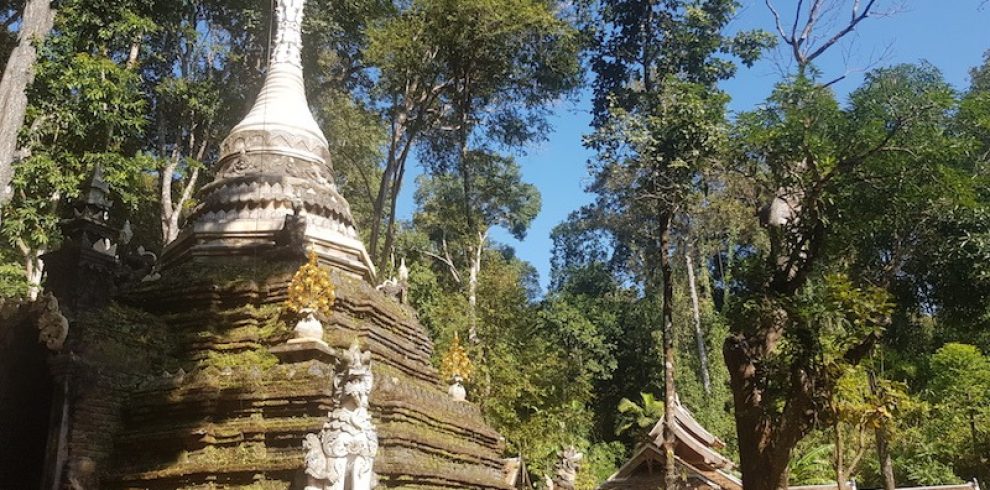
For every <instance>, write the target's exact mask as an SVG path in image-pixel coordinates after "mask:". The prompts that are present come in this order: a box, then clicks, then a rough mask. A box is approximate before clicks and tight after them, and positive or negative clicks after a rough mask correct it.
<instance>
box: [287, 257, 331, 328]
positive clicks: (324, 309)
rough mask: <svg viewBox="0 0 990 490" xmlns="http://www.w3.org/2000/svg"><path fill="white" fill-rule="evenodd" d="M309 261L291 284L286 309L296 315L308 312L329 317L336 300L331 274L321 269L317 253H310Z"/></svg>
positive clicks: (300, 269)
mask: <svg viewBox="0 0 990 490" xmlns="http://www.w3.org/2000/svg"><path fill="white" fill-rule="evenodd" d="M308 257H309V260H308V261H307V262H306V263H305V264H303V265H302V267H300V268H299V270H297V271H296V274H295V275H294V276H292V282H291V283H289V297H288V299H286V300H285V307H286V308H288V309H289V310H290V311H293V312H295V313H301V312H304V311H306V310H310V311H313V312H320V313H323V314H324V315H327V316H329V315H330V313H331V311H332V310H331V309H332V308H333V302H334V300H335V299H336V296H335V295H334V290H333V282H332V281H331V280H330V274H328V273H327V271H325V270H323V269H321V268H320V266H319V264H318V262H317V259H316V252H313V251H310V252H309V255H308Z"/></svg>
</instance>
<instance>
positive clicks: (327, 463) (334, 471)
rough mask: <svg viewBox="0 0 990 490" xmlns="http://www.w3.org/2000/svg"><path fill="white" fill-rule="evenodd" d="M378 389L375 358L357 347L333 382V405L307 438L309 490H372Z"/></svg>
mask: <svg viewBox="0 0 990 490" xmlns="http://www.w3.org/2000/svg"><path fill="white" fill-rule="evenodd" d="M373 385H374V377H373V375H372V373H371V352H370V351H363V352H362V351H361V348H360V346H359V345H358V343H357V341H355V342H354V343H353V344H351V348H350V349H349V350H348V351H347V352H346V353H345V355H344V356H343V358H342V359H340V361H339V362H338V365H337V368H336V369H335V373H334V378H333V389H334V405H333V410H332V411H331V412H330V413H329V415H328V420H327V422H326V423H325V424H323V430H322V431H321V432H320V433H319V435H317V434H306V437H305V438H304V440H303V448H304V449H305V450H306V470H305V471H306V490H345V488H346V489H347V490H371V489H372V488H374V487H375V486H376V482H375V480H376V477H375V474H374V471H373V468H374V464H375V455H376V454H377V453H378V433H377V431H376V430H375V425H374V423H372V421H371V413H370V412H369V411H368V397H369V396H370V395H371V389H372V387H373Z"/></svg>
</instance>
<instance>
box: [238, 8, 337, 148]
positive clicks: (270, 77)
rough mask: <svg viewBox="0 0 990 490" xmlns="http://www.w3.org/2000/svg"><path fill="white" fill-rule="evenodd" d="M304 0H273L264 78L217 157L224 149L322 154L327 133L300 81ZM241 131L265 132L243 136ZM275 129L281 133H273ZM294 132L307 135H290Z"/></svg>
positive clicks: (301, 80) (275, 131)
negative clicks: (271, 38)
mask: <svg viewBox="0 0 990 490" xmlns="http://www.w3.org/2000/svg"><path fill="white" fill-rule="evenodd" d="M305 4H306V0H277V2H276V7H275V19H276V23H277V28H276V35H275V45H274V46H273V47H272V56H271V60H270V62H269V66H268V74H267V76H266V77H265V84H264V86H263V87H262V88H261V92H260V93H259V94H258V99H257V100H256V101H255V103H254V106H253V107H252V108H251V111H250V112H248V115H247V116H245V117H244V119H243V120H242V121H241V122H240V123H238V124H237V126H234V129H233V130H231V133H230V136H228V137H227V140H226V141H225V142H224V144H223V146H222V150H221V151H222V153H224V155H221V158H222V157H223V156H225V155H226V154H228V152H229V153H236V152H242V151H268V152H271V151H277V152H279V153H282V152H284V153H286V154H288V155H291V156H296V157H302V158H307V159H316V160H322V159H324V158H325V156H326V148H327V138H326V136H324V134H323V131H322V130H320V126H319V125H318V124H316V120H315V119H314V118H313V113H312V112H310V110H309V104H308V103H307V102H306V89H305V86H304V85H303V71H302V57H301V55H300V50H301V48H302V20H303V7H304V6H305ZM245 134H254V135H266V136H269V137H267V138H257V137H256V138H246V139H245V138H244V135H245ZM275 135H281V136H284V138H274V137H272V136H275ZM293 136H295V137H297V138H300V139H303V140H306V141H304V142H303V141H294V140H293V138H292V137H293ZM316 146H321V147H322V148H316ZM321 150H322V151H321Z"/></svg>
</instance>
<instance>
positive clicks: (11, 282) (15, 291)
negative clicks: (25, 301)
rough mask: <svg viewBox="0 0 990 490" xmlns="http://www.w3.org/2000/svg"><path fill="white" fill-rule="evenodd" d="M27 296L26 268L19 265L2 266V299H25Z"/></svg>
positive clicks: (0, 293) (0, 272)
mask: <svg viewBox="0 0 990 490" xmlns="http://www.w3.org/2000/svg"><path fill="white" fill-rule="evenodd" d="M27 294H28V281H27V277H25V276H24V268H23V267H21V266H20V265H17V264H0V298H24V297H26V296H27Z"/></svg>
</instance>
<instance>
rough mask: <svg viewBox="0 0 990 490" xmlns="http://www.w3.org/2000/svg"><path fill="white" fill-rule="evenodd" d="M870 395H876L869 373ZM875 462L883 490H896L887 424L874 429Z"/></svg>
mask: <svg viewBox="0 0 990 490" xmlns="http://www.w3.org/2000/svg"><path fill="white" fill-rule="evenodd" d="M868 373H869V379H870V393H872V394H873V395H874V396H875V395H877V377H876V373H874V372H873V371H869V372H868ZM876 438H877V460H878V461H879V462H880V476H881V477H882V478H883V490H896V489H897V480H896V479H895V478H894V460H893V459H892V458H891V457H890V440H889V439H888V438H887V423H886V422H881V423H880V426H879V427H877V428H876Z"/></svg>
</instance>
